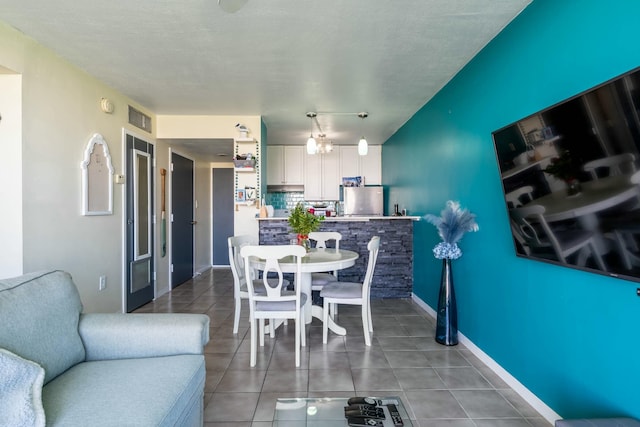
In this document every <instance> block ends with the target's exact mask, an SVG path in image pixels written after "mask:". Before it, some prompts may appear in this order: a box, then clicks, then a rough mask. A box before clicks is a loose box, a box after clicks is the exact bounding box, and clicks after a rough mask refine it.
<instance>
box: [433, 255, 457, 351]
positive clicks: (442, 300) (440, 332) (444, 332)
mask: <svg viewBox="0 0 640 427" xmlns="http://www.w3.org/2000/svg"><path fill="white" fill-rule="evenodd" d="M436 341H437V342H439V343H440V344H444V345H456V344H458V310H457V308H456V294H455V292H454V290H453V274H452V271H451V260H450V259H449V258H444V259H443V260H442V276H441V277H440V295H439V297H438V318H437V324H436Z"/></svg>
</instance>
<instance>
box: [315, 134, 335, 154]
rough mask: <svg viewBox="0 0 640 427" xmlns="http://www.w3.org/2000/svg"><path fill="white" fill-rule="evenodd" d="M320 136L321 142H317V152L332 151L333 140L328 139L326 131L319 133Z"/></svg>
mask: <svg viewBox="0 0 640 427" xmlns="http://www.w3.org/2000/svg"><path fill="white" fill-rule="evenodd" d="M318 137H319V138H320V142H318V143H317V147H316V153H318V154H325V153H330V152H332V151H333V141H331V140H327V139H326V135H325V134H324V133H321V134H320V135H318Z"/></svg>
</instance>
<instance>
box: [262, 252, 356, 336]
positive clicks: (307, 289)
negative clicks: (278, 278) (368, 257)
mask: <svg viewBox="0 0 640 427" xmlns="http://www.w3.org/2000/svg"><path fill="white" fill-rule="evenodd" d="M359 257H360V255H359V254H358V253H357V252H354V251H350V250H347V249H335V248H320V249H317V248H312V249H310V250H309V252H307V254H306V255H305V256H304V257H303V258H302V268H301V270H302V273H301V277H300V278H299V284H300V291H301V292H302V293H305V294H307V301H306V303H305V307H304V315H305V323H307V324H309V323H311V321H312V320H313V318H314V317H315V318H317V319H320V320H322V307H321V306H319V305H313V303H312V298H311V273H320V272H323V271H334V270H342V269H345V268H349V267H352V266H353V265H354V264H355V263H356V260H357V259H358V258H359ZM279 263H280V268H281V269H282V271H283V272H284V273H296V271H297V264H296V262H295V261H294V259H293V257H286V258H283V259H281V260H280V262H279ZM251 264H252V266H253V267H254V268H257V269H258V270H262V269H264V261H263V260H260V259H257V258H254V259H252V260H251ZM329 329H331V331H332V332H333V333H335V334H337V335H346V333H347V331H346V329H344V328H343V327H342V326H340V325H338V324H336V323H335V322H334V321H333V319H331V318H329Z"/></svg>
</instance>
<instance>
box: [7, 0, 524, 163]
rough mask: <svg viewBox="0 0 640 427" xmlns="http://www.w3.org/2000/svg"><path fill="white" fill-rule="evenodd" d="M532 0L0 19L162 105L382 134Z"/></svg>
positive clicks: (290, 1) (118, 8)
mask: <svg viewBox="0 0 640 427" xmlns="http://www.w3.org/2000/svg"><path fill="white" fill-rule="evenodd" d="M223 1H224V0H223ZM530 1H531V0H394V1H388V0H387V1H382V0H342V1H336V0H334V1H331V0H326V1H310V0H270V1H265V0H248V2H247V3H246V5H245V6H244V7H243V8H241V9H240V10H239V11H238V12H236V13H232V14H230V13H226V12H224V11H223V10H221V8H219V7H218V4H217V1H216V0H182V1H178V0H136V1H132V0H110V1H99V0H84V1H77V0H49V1H46V2H43V1H41V0H0V20H2V21H5V22H6V23H8V24H9V25H12V26H14V27H16V28H17V29H19V30H20V31H22V32H23V33H25V34H26V35H28V36H30V37H32V38H34V39H35V40H37V41H38V42H40V43H41V44H42V45H45V46H47V47H49V48H51V49H52V50H54V51H55V52H57V53H58V54H59V55H60V56H62V57H64V58H66V59H67V60H69V61H70V62H71V63H73V64H75V65H77V66H78V67H79V68H81V69H84V70H86V71H87V72H88V73H90V74H92V75H94V76H95V77H97V78H98V79H99V80H101V81H103V82H105V83H106V84H108V85H110V86H112V87H113V88H115V89H117V90H119V91H120V92H122V93H124V94H125V95H127V96H129V97H130V98H132V99H134V100H135V101H137V102H139V103H140V104H142V105H144V106H145V107H147V108H149V109H150V110H152V111H153V112H155V113H158V114H198V115H210V114H212V115H260V116H262V117H263V120H264V122H265V124H266V126H267V129H268V139H269V143H270V144H303V143H304V141H305V140H306V138H307V137H308V136H309V132H310V131H311V121H310V120H309V119H308V118H307V117H306V116H305V113H306V112H308V111H317V112H327V113H354V114H353V115H342V114H338V115H335V114H333V115H323V114H320V115H319V116H318V123H319V124H320V126H321V128H322V130H323V131H324V132H325V134H326V135H327V138H329V139H331V140H333V141H334V143H336V144H356V143H357V140H358V139H359V137H360V135H361V134H364V135H366V137H367V139H368V140H369V142H370V143H371V144H381V143H383V142H384V141H385V140H386V139H387V138H389V137H390V136H391V135H392V134H393V133H394V132H395V131H396V130H397V129H398V128H400V127H401V126H402V125H403V124H404V123H405V122H406V121H407V120H408V119H409V118H410V117H411V116H412V115H413V114H414V113H415V112H416V111H417V110H418V109H419V108H420V107H421V106H422V105H424V104H425V103H426V102H427V101H428V100H429V99H430V98H431V97H432V96H433V95H434V94H435V93H436V92H437V91H438V90H440V89H441V88H442V87H443V86H444V85H445V84H446V83H447V82H448V81H449V80H450V79H451V78H452V77H453V76H454V75H455V74H456V73H457V72H458V71H459V70H460V69H461V68H462V67H464V65H465V64H466V63H467V62H468V61H469V60H470V59H471V58H472V57H473V56H474V55H475V54H476V53H477V52H478V51H479V50H480V49H482V48H483V47H484V46H485V45H486V44H487V43H488V42H489V41H490V40H491V39H492V38H493V37H494V36H495V35H496V34H497V33H498V32H500V30H501V29H502V28H504V27H505V26H506V25H507V24H508V23H509V22H510V21H511V20H512V19H513V18H514V17H515V16H516V15H517V14H518V13H520V12H521V11H522V10H523V9H524V8H525V7H526V6H527V5H528V4H529V3H530ZM0 65H2V64H1V63H0ZM360 111H367V112H368V113H369V117H368V118H367V119H365V120H364V121H363V120H361V119H359V118H358V117H357V116H356V115H355V113H358V112H360ZM314 133H317V128H315V127H314ZM196 142H197V143H199V144H207V141H201V140H200V141H190V142H189V143H190V144H194V143H196ZM212 145H215V144H212ZM214 151H215V150H214Z"/></svg>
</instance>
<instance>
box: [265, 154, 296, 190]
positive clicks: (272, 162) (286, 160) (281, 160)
mask: <svg viewBox="0 0 640 427" xmlns="http://www.w3.org/2000/svg"><path fill="white" fill-rule="evenodd" d="M303 148H304V147H301V146H288V145H270V146H268V147H267V185H282V184H289V185H302V184H303V182H304V176H303V167H304V151H303Z"/></svg>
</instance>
